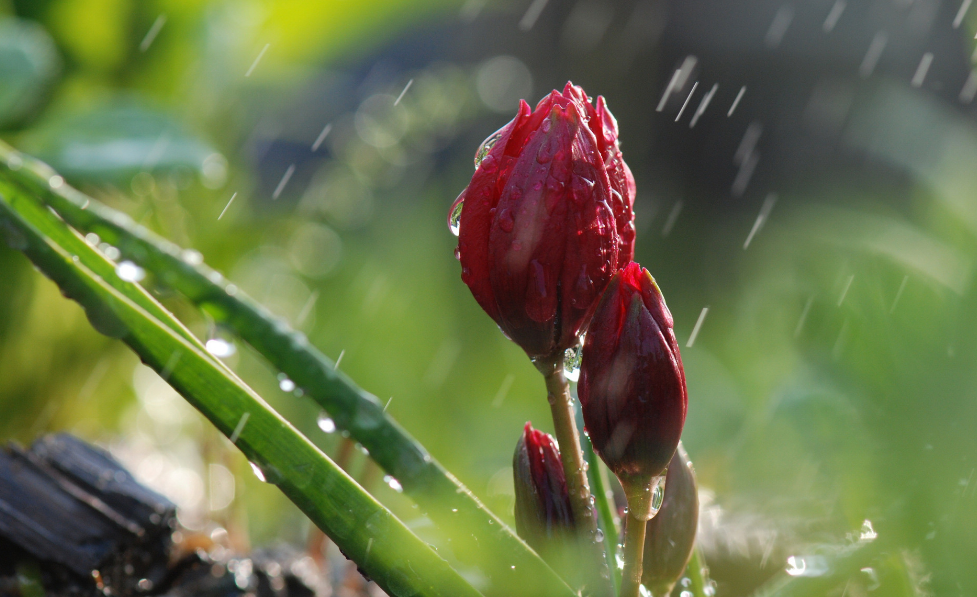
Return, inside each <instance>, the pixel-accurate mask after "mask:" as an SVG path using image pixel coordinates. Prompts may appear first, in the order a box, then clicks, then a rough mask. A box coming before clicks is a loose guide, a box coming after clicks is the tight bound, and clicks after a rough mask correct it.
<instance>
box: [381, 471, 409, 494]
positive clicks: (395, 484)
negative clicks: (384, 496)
mask: <svg viewBox="0 0 977 597" xmlns="http://www.w3.org/2000/svg"><path fill="white" fill-rule="evenodd" d="M383 482H384V483H386V484H387V485H388V486H389V487H390V489H393V490H394V491H396V492H397V493H400V492H402V491H403V490H404V488H403V487H402V486H401V485H400V481H398V480H397V479H394V478H393V477H391V476H390V475H384V476H383Z"/></svg>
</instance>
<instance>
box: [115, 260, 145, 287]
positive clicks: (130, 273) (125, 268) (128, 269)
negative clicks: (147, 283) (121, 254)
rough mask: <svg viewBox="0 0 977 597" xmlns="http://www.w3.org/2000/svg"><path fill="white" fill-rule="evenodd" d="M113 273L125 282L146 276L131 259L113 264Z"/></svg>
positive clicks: (136, 280)
mask: <svg viewBox="0 0 977 597" xmlns="http://www.w3.org/2000/svg"><path fill="white" fill-rule="evenodd" d="M115 275H117V276H119V278H121V279H122V280H124V281H126V282H138V281H140V280H142V279H143V278H145V277H146V271H145V270H144V269H143V268H141V267H139V266H138V265H136V264H135V263H133V262H131V261H123V262H122V263H120V264H119V265H117V266H115Z"/></svg>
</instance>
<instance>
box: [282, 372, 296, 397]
mask: <svg viewBox="0 0 977 597" xmlns="http://www.w3.org/2000/svg"><path fill="white" fill-rule="evenodd" d="M278 387H279V388H280V389H281V391H283V392H291V391H292V390H294V389H295V382H294V381H292V380H290V379H289V378H288V376H287V375H285V374H284V373H279V374H278Z"/></svg>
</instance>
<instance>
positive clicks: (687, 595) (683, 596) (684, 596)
mask: <svg viewBox="0 0 977 597" xmlns="http://www.w3.org/2000/svg"><path fill="white" fill-rule="evenodd" d="M679 597H693V595H692V591H682V592H681V593H679Z"/></svg>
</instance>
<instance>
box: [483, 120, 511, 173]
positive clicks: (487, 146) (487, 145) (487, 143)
mask: <svg viewBox="0 0 977 597" xmlns="http://www.w3.org/2000/svg"><path fill="white" fill-rule="evenodd" d="M506 126H508V125H506ZM504 129H505V127H502V128H501V129H499V130H497V131H495V132H494V133H492V134H491V135H489V136H488V137H487V138H486V139H485V140H484V141H482V144H481V145H479V146H478V151H476V152H475V168H478V167H479V166H481V165H482V160H484V159H485V156H487V155H488V154H489V152H490V151H492V148H493V147H494V146H495V144H496V143H498V142H499V138H500V137H502V131H503V130H504Z"/></svg>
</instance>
